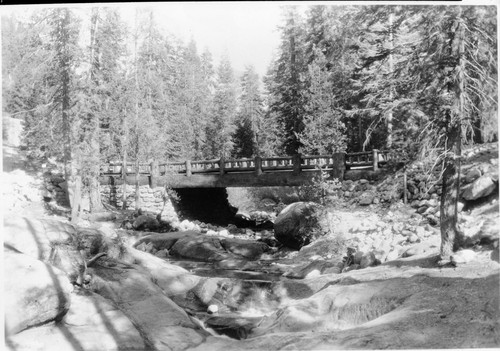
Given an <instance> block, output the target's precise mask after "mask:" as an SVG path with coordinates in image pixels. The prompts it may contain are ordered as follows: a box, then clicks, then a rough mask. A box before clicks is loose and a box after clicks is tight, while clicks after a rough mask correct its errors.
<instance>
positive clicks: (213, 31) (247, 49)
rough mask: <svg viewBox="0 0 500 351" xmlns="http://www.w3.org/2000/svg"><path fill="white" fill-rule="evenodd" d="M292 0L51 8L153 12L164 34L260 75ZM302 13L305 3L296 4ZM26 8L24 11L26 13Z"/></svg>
mask: <svg viewBox="0 0 500 351" xmlns="http://www.w3.org/2000/svg"><path fill="white" fill-rule="evenodd" d="M286 4H290V2H274V1H260V2H259V1H249V2H243V1H242V2H196V1H194V2H163V3H162V2H152V3H147V2H141V3H120V4H118V3H91V4H66V5H65V4H56V5H55V6H70V7H73V8H75V7H84V8H85V7H87V8H90V7H92V6H101V5H102V6H111V7H118V8H119V9H120V12H121V15H122V19H123V20H124V21H126V22H127V23H128V24H129V25H130V26H133V24H134V16H135V8H136V7H141V8H152V9H153V13H154V16H155V21H156V22H157V24H158V25H159V26H160V27H161V28H162V29H163V30H164V33H170V34H173V35H174V36H175V37H176V38H178V39H180V40H182V41H183V42H184V43H188V42H189V41H190V40H191V39H194V40H195V42H196V43H197V46H198V53H202V52H203V51H204V49H205V48H208V50H209V51H210V52H211V53H212V56H213V58H214V64H215V65H217V64H218V62H219V61H220V59H221V57H222V56H223V55H227V56H228V57H229V60H230V62H231V63H232V65H233V69H234V70H235V71H236V72H237V73H242V72H243V70H244V69H245V66H246V65H253V66H254V67H255V70H256V71H257V73H258V74H259V75H260V76H261V77H262V76H263V75H265V73H266V72H267V69H268V67H269V65H270V63H271V60H272V58H273V54H274V53H275V52H276V50H277V48H278V46H279V41H280V33H279V30H278V26H279V25H280V23H281V19H282V16H281V9H280V8H281V7H282V6H283V5H286ZM48 6H54V5H25V6H4V7H3V8H0V12H2V14H7V15H8V14H10V13H11V12H15V13H16V16H19V17H23V15H25V16H27V15H28V13H29V12H31V11H37V9H42V8H44V7H48ZM299 6H300V8H303V9H305V8H306V5H305V3H302V5H299ZM27 10H28V11H27Z"/></svg>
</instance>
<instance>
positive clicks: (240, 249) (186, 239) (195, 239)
mask: <svg viewBox="0 0 500 351" xmlns="http://www.w3.org/2000/svg"><path fill="white" fill-rule="evenodd" d="M148 245H149V247H150V248H151V249H154V250H156V251H160V250H168V253H169V255H170V256H173V257H179V258H187V259H193V260H197V261H205V262H218V261H222V260H227V259H235V258H243V259H249V260H256V259H258V258H259V257H260V256H261V255H262V254H263V253H265V252H267V251H269V249H270V248H269V246H268V245H267V244H265V243H263V242H258V241H255V240H243V239H236V238H226V237H218V236H207V235H203V234H201V233H199V232H196V231H184V232H173V233H158V234H151V235H147V236H144V237H142V238H140V239H139V240H138V241H137V242H136V243H135V244H134V247H135V248H137V249H141V248H145V247H147V246H148Z"/></svg>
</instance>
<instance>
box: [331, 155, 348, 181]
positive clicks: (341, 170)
mask: <svg viewBox="0 0 500 351" xmlns="http://www.w3.org/2000/svg"><path fill="white" fill-rule="evenodd" d="M345 171H346V153H345V152H338V153H335V154H333V155H332V170H331V171H330V176H331V177H332V178H333V179H338V180H339V181H343V180H344V174H345Z"/></svg>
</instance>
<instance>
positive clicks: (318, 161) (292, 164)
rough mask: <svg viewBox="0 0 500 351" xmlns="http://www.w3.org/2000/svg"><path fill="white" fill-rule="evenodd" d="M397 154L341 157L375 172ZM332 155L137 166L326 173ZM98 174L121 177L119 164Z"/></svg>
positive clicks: (161, 170)
mask: <svg viewBox="0 0 500 351" xmlns="http://www.w3.org/2000/svg"><path fill="white" fill-rule="evenodd" d="M396 158H397V154H396V152H395V151H394V150H377V149H374V150H372V151H362V152H351V153H346V154H345V158H344V159H345V161H344V162H345V165H346V166H350V167H367V166H371V167H373V169H375V170H376V169H378V166H379V165H380V164H384V163H386V162H387V161H388V160H392V159H396ZM334 160H335V158H334V156H333V155H316V156H310V155H309V156H308V155H305V156H302V155H295V156H273V157H255V158H239V159H213V160H193V161H191V160H186V161H183V162H182V161H176V162H163V163H159V164H158V163H157V164H156V166H155V165H154V162H151V163H144V162H141V163H139V174H149V175H152V174H153V173H155V171H154V167H157V173H158V175H166V174H167V173H169V172H172V173H174V174H175V173H177V174H187V175H191V174H193V173H216V172H219V173H220V174H223V173H228V172H243V171H245V172H246V171H255V172H257V173H259V172H263V171H274V170H276V171H287V170H292V171H297V170H298V171H299V172H300V170H310V169H315V168H317V166H321V167H324V168H326V169H328V168H330V167H333V166H334ZM136 165H137V164H136V163H135V162H132V161H129V162H127V163H126V172H125V174H135V173H136V169H135V168H136ZM100 168H101V174H104V175H116V174H123V171H122V169H123V162H121V161H110V162H109V163H107V164H105V165H101V167H100Z"/></svg>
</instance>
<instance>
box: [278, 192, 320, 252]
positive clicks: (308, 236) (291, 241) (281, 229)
mask: <svg viewBox="0 0 500 351" xmlns="http://www.w3.org/2000/svg"><path fill="white" fill-rule="evenodd" d="M329 232H330V226H329V223H328V213H327V211H326V209H325V208H324V207H323V206H321V205H318V204H316V203H314V202H295V203H293V204H290V205H288V206H287V207H285V208H284V209H283V210H282V211H281V212H280V214H279V215H278V217H277V218H276V220H275V221H274V237H275V238H276V240H278V241H279V242H280V243H282V244H283V245H285V246H288V247H290V248H292V249H296V250H299V249H300V248H301V247H303V246H305V245H308V244H309V243H311V242H313V241H314V240H316V239H317V238H319V237H321V236H323V235H325V234H327V233H329Z"/></svg>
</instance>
